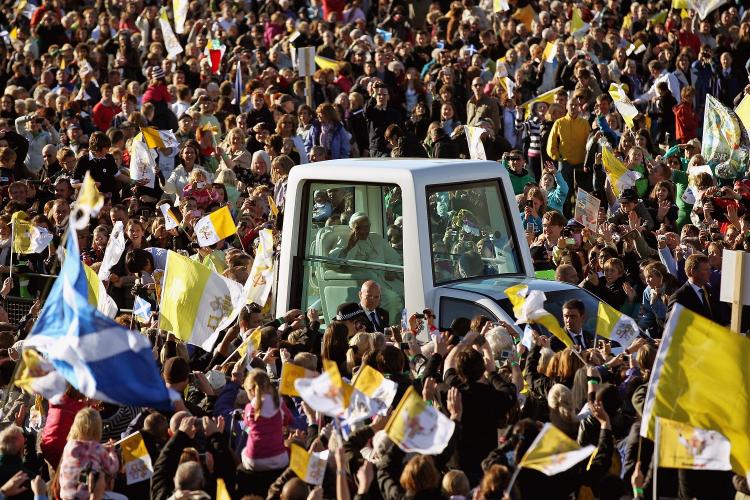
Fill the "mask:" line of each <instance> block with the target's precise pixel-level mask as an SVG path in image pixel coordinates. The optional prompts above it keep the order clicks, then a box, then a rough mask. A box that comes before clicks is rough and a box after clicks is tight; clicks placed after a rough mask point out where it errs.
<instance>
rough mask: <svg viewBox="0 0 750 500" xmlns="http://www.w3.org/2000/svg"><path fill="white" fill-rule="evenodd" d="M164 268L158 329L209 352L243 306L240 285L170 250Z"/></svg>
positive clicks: (243, 297) (243, 296)
mask: <svg viewBox="0 0 750 500" xmlns="http://www.w3.org/2000/svg"><path fill="white" fill-rule="evenodd" d="M165 267H166V269H164V290H165V293H162V295H161V304H160V306H159V315H160V321H161V328H162V329H163V330H166V331H168V332H172V333H173V334H175V336H177V338H179V339H181V340H183V341H184V342H188V343H190V344H193V345H197V346H200V347H202V348H203V349H204V350H206V351H209V352H210V351H211V349H212V348H213V345H214V343H215V342H216V338H217V337H218V335H219V332H220V331H221V330H223V329H224V328H226V327H228V326H229V325H231V324H232V322H234V320H235V319H236V318H237V314H239V311H240V309H241V308H242V306H243V305H244V304H245V302H244V299H245V294H244V290H243V288H242V285H240V284H239V283H237V282H236V281H234V280H231V279H229V278H225V277H223V276H221V275H219V274H217V273H215V272H213V271H212V270H211V269H209V268H207V267H206V266H204V265H203V264H201V263H200V262H198V261H196V260H193V259H189V258H188V257H184V256H182V255H180V254H178V253H175V252H172V251H170V252H169V253H168V254H167V265H166V266H165Z"/></svg>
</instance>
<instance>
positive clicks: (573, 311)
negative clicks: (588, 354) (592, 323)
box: [550, 299, 595, 351]
mask: <svg viewBox="0 0 750 500" xmlns="http://www.w3.org/2000/svg"><path fill="white" fill-rule="evenodd" d="M562 313H563V323H564V325H565V333H567V334H568V335H569V336H570V339H571V340H572V341H573V345H574V346H576V347H579V348H580V350H582V351H583V350H585V349H590V348H592V347H595V346H594V334H593V333H591V332H587V331H584V330H583V323H584V322H585V321H586V306H584V304H583V302H582V301H580V300H578V299H573V300H569V301H567V302H566V303H564V304H563V307H562ZM550 348H552V350H553V351H561V350H563V349H565V344H563V342H562V341H561V340H560V339H558V338H557V337H553V338H552V340H551V342H550Z"/></svg>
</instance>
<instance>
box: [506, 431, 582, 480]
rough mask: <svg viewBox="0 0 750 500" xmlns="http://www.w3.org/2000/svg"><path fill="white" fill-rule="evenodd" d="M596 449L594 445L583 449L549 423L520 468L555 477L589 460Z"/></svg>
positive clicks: (528, 451)
mask: <svg viewBox="0 0 750 500" xmlns="http://www.w3.org/2000/svg"><path fill="white" fill-rule="evenodd" d="M595 449H596V447H594V446H593V445H588V446H585V447H583V448H581V447H580V446H578V443H576V442H575V441H573V440H572V439H570V438H569V437H568V436H566V435H565V433H564V432H563V431H561V430H560V429H558V428H557V427H555V426H554V425H552V424H550V423H547V424H544V427H543V428H542V430H541V431H540V432H539V434H538V435H537V437H536V439H535V440H534V442H533V443H531V446H530V447H529V449H528V450H526V454H525V455H524V456H523V458H522V459H521V462H520V463H519V464H518V466H519V467H526V468H527V469H534V470H538V471H539V472H542V473H543V474H546V475H548V476H554V475H555V474H559V473H560V472H564V471H566V470H568V469H570V468H571V467H573V466H574V465H575V464H577V463H579V462H581V461H582V460H585V459H587V458H589V457H590V456H591V454H592V453H593V452H594V450H595Z"/></svg>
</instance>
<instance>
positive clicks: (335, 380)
mask: <svg viewBox="0 0 750 500" xmlns="http://www.w3.org/2000/svg"><path fill="white" fill-rule="evenodd" d="M294 388H295V389H297V392H298V393H299V395H300V397H301V398H302V400H303V401H304V402H305V403H307V404H308V405H310V408H312V409H313V410H315V411H317V412H320V413H322V414H323V415H327V416H329V417H339V416H343V415H344V413H345V412H346V409H347V408H348V407H349V402H350V401H351V396H352V391H353V390H354V388H353V387H352V386H351V385H349V384H347V383H346V382H344V381H343V380H342V378H341V374H340V373H339V369H338V367H337V366H336V363H334V362H333V361H329V360H326V359H324V360H323V373H321V374H320V375H318V376H317V377H315V378H299V379H297V380H295V381H294Z"/></svg>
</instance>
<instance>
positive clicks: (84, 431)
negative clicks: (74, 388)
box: [60, 408, 120, 500]
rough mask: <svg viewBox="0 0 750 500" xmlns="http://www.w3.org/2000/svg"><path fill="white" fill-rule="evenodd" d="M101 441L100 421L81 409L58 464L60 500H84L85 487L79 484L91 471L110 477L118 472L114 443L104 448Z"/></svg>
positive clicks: (87, 492)
mask: <svg viewBox="0 0 750 500" xmlns="http://www.w3.org/2000/svg"><path fill="white" fill-rule="evenodd" d="M101 439H102V418H101V416H100V415H99V412H98V411H96V410H94V409H93V408H83V409H82V410H79V411H78V413H76V416H75V419H74V420H73V425H72V426H71V428H70V432H69V433H68V442H67V444H66V445H65V449H64V450H63V455H62V460H61V461H60V498H62V499H63V500H69V499H81V500H84V499H87V498H89V487H88V484H86V483H85V482H81V481H80V478H81V475H82V474H84V477H87V476H86V474H88V473H90V472H92V473H94V474H97V473H98V474H106V475H107V476H108V477H110V478H113V477H115V476H116V475H117V471H118V470H119V467H120V466H119V461H118V459H117V453H116V452H115V448H114V443H112V442H110V443H108V444H107V445H106V446H105V445H102V444H100V443H99V441H101Z"/></svg>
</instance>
